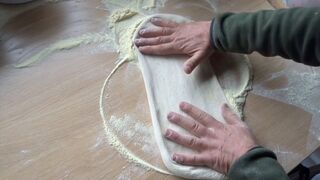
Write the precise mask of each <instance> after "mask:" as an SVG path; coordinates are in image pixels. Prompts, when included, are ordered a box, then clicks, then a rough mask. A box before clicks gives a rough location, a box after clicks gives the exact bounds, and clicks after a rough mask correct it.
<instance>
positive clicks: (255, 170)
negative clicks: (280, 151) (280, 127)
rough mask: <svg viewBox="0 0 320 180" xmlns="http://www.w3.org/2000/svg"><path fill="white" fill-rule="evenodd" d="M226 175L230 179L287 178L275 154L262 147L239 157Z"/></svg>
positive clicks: (262, 179) (275, 179)
mask: <svg viewBox="0 0 320 180" xmlns="http://www.w3.org/2000/svg"><path fill="white" fill-rule="evenodd" d="M228 177H229V179H230V180H239V179H241V180H289V177H288V176H287V174H286V173H285V171H284V170H283V168H282V167H281V165H280V164H279V163H278V162H277V158H276V155H275V154H274V153H273V152H272V151H270V150H268V149H265V148H263V147H257V148H254V149H252V150H250V151H249V152H247V153H246V154H245V155H243V156H242V157H240V159H238V160H237V161H236V162H235V163H234V164H233V165H232V167H231V168H230V170H229V172H228Z"/></svg>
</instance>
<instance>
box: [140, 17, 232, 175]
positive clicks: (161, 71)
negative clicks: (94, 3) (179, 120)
mask: <svg viewBox="0 0 320 180" xmlns="http://www.w3.org/2000/svg"><path fill="white" fill-rule="evenodd" d="M155 16H156V17H161V18H166V19H170V20H174V21H176V22H178V23H183V22H189V21H190V20H188V19H186V18H184V17H182V16H177V15H168V14H166V15H163V14H161V15H155ZM152 17H154V16H152ZM149 19H150V18H147V19H146V20H145V21H144V22H143V23H142V24H141V25H140V27H139V28H138V29H140V28H143V27H151V26H153V25H152V24H151V23H150V22H149ZM137 36H138V34H137V33H136V35H135V37H137ZM135 53H136V54H137V56H138V60H139V64H140V68H141V71H142V74H143V78H144V82H145V87H146V91H147V96H148V101H149V107H150V111H151V117H152V123H153V128H154V132H155V136H156V141H157V144H158V146H159V148H160V152H161V157H162V160H163V162H164V164H165V165H166V167H167V168H168V169H169V171H170V172H172V173H173V174H175V175H178V176H182V177H185V178H194V179H221V178H223V177H224V176H223V175H222V174H220V173H218V172H216V171H213V170H211V169H209V168H205V167H199V166H198V167H195V166H183V165H180V164H177V163H175V162H174V161H172V160H171V155H172V153H173V152H179V153H181V152H183V153H186V152H189V153H191V152H192V150H190V149H188V148H184V147H182V146H180V145H177V144H175V143H172V142H170V141H168V140H167V139H165V138H164V137H163V134H164V132H165V130H166V129H167V128H171V129H174V130H175V131H177V132H179V133H181V134H188V133H187V132H186V131H185V130H184V129H182V128H180V127H178V126H176V125H174V124H172V123H170V122H168V120H167V118H166V116H167V114H168V113H169V112H170V111H174V112H179V113H182V112H181V111H180V110H179V103H180V102H181V101H187V102H190V103H191V104H194V105H196V106H198V107H200V108H201V109H203V110H204V111H206V112H208V113H209V114H211V115H212V116H214V117H215V118H216V119H217V120H219V121H221V122H224V120H223V118H222V116H221V111H220V108H221V106H222V104H223V103H227V99H226V97H225V95H224V93H223V91H222V89H221V87H220V84H219V82H218V79H217V77H216V76H215V73H214V70H213V68H212V66H211V65H210V64H209V62H208V61H205V62H203V63H202V64H201V65H200V66H199V67H197V68H196V69H195V70H194V72H193V73H192V74H191V75H186V74H185V73H184V72H183V69H182V65H183V62H184V61H185V60H186V59H187V57H186V56H148V55H143V54H141V53H140V52H139V50H138V49H137V48H136V50H135ZM194 153H195V152H194Z"/></svg>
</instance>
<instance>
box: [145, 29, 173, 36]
mask: <svg viewBox="0 0 320 180" xmlns="http://www.w3.org/2000/svg"><path fill="white" fill-rule="evenodd" d="M173 32H174V30H173V29H172V28H166V27H157V28H155V27H154V28H145V29H141V30H140V31H139V35H140V37H145V38H147V37H156V36H168V35H171V34H172V33H173Z"/></svg>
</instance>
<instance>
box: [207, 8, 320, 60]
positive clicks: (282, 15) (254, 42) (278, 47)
mask: <svg viewBox="0 0 320 180" xmlns="http://www.w3.org/2000/svg"><path fill="white" fill-rule="evenodd" d="M210 33H211V42H212V45H213V46H214V47H215V48H216V49H218V50H220V51H229V52H238V53H251V52H253V51H257V52H259V53H261V54H263V55H265V56H276V55H279V56H282V57H284V58H288V59H293V60H294V61H297V62H301V63H304V64H307V65H313V66H319V65H320V8H295V9H282V10H267V11H259V12H255V13H238V14H233V13H224V14H221V15H219V16H217V17H216V18H215V19H214V20H213V23H212V24H211V32H210Z"/></svg>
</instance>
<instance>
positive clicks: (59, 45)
mask: <svg viewBox="0 0 320 180" xmlns="http://www.w3.org/2000/svg"><path fill="white" fill-rule="evenodd" d="M100 42H113V39H112V38H111V37H110V36H109V35H108V34H106V33H88V34H84V35H82V36H79V37H72V38H69V39H65V40H61V41H58V42H56V43H53V44H51V45H49V46H48V47H47V48H45V49H43V50H42V51H40V52H38V53H37V54H35V55H33V56H32V57H30V58H29V59H27V60H25V61H23V62H21V63H19V64H17V65H15V67H16V68H23V67H28V66H30V65H33V64H34V63H36V62H38V61H41V60H43V59H44V58H45V57H47V56H48V55H50V54H52V53H54V52H56V51H61V50H67V49H72V48H74V47H78V46H80V45H87V44H91V43H100Z"/></svg>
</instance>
